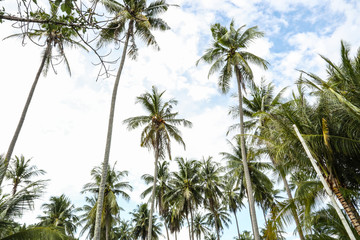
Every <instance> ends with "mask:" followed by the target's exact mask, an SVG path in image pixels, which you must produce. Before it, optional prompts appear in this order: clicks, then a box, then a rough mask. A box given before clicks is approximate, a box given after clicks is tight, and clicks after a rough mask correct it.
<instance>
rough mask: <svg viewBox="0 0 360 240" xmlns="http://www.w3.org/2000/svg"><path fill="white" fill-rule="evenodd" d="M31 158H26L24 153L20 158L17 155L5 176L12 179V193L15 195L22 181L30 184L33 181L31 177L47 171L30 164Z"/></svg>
mask: <svg viewBox="0 0 360 240" xmlns="http://www.w3.org/2000/svg"><path fill="white" fill-rule="evenodd" d="M30 160H31V159H28V160H25V157H24V156H23V155H21V157H20V158H19V157H17V156H15V159H13V161H12V163H11V164H10V167H9V169H8V171H7V173H6V175H5V177H6V179H9V180H11V181H12V195H15V193H16V192H17V190H18V187H19V186H21V184H22V183H25V184H30V183H32V181H31V180H30V179H31V178H33V177H36V176H39V175H44V174H45V173H46V172H45V171H44V170H41V169H37V167H36V166H35V165H30ZM40 182H41V181H40Z"/></svg>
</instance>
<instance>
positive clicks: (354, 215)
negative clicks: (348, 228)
mask: <svg viewBox="0 0 360 240" xmlns="http://www.w3.org/2000/svg"><path fill="white" fill-rule="evenodd" d="M330 186H331V190H332V191H333V192H334V194H335V196H336V197H337V199H338V200H339V202H340V204H341V205H342V206H343V208H344V210H345V212H346V214H347V216H348V217H349V219H350V221H351V223H352V225H353V226H354V228H355V230H356V232H357V233H358V235H360V221H359V218H360V217H359V214H358V212H357V211H356V209H355V207H354V205H353V203H352V202H351V201H350V200H349V199H347V198H345V197H344V195H343V194H342V193H341V191H340V187H339V184H338V181H337V179H335V178H333V179H331V183H330Z"/></svg>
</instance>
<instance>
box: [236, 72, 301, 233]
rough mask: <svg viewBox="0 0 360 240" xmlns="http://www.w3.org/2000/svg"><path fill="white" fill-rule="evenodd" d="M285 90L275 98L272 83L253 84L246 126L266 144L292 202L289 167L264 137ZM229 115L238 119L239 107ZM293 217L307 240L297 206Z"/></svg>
mask: <svg viewBox="0 0 360 240" xmlns="http://www.w3.org/2000/svg"><path fill="white" fill-rule="evenodd" d="M285 90H286V88H283V89H282V90H281V91H280V92H279V93H277V94H276V96H274V85H273V84H272V83H268V84H265V80H264V79H262V80H261V83H260V85H259V86H258V85H257V84H251V85H250V98H247V97H244V104H245V107H244V116H246V117H248V118H249V120H248V121H247V122H245V126H246V127H247V128H248V129H254V136H256V137H254V140H255V144H257V145H262V144H265V146H266V147H265V151H266V152H267V154H268V155H269V157H270V160H271V162H272V164H273V166H274V169H275V170H276V171H277V172H278V173H279V175H280V177H281V179H282V181H283V183H284V187H285V190H286V193H287V195H288V198H289V199H290V202H291V201H292V199H293V196H292V193H291V190H290V188H289V184H288V182H287V179H286V172H290V171H291V170H290V169H289V168H288V167H285V166H284V165H281V161H275V159H274V156H273V153H272V152H270V148H271V141H267V140H266V139H267V137H266V136H264V130H267V131H268V132H269V131H271V130H269V128H270V125H269V124H268V123H269V121H270V120H271V116H269V115H271V114H272V113H273V112H274V109H276V108H278V107H279V106H280V104H281V98H282V94H283V92H284V91H285ZM229 114H231V115H232V116H233V117H234V118H238V117H239V107H238V106H233V107H231V109H230V111H229ZM238 127H239V125H238V124H236V125H233V126H231V127H230V128H229V131H232V130H235V129H237V128H238ZM264 139H265V140H264ZM286 170H287V171H286ZM292 215H293V218H294V220H295V223H296V228H297V230H298V233H299V237H300V239H301V240H305V237H304V234H303V231H302V228H301V224H300V221H299V217H298V214H297V212H296V206H295V205H293V209H292Z"/></svg>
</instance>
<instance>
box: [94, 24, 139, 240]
mask: <svg viewBox="0 0 360 240" xmlns="http://www.w3.org/2000/svg"><path fill="white" fill-rule="evenodd" d="M132 26H133V22H132V21H130V23H129V29H128V31H127V33H126V39H125V44H124V49H123V52H122V56H121V61H120V66H119V69H118V72H117V75H116V78H115V83H114V89H113V92H112V96H111V106H110V115H109V123H108V131H107V137H106V146H105V156H104V161H103V164H102V172H101V182H100V188H99V195H98V200H97V201H98V204H97V205H98V206H97V209H96V218H95V230H94V239H95V240H100V232H101V213H102V207H103V204H104V191H105V183H106V177H107V172H108V164H109V156H110V147H111V137H112V128H113V122H114V113H115V103H116V95H117V90H118V86H119V82H120V76H121V72H122V69H123V67H124V63H125V58H126V52H127V47H128V44H129V38H130V34H131V31H132Z"/></svg>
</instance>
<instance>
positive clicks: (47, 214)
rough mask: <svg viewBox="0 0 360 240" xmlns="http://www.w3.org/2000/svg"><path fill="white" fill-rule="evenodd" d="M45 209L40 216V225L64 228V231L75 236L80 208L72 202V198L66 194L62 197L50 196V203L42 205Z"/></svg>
mask: <svg viewBox="0 0 360 240" xmlns="http://www.w3.org/2000/svg"><path fill="white" fill-rule="evenodd" d="M41 207H42V208H43V209H44V211H43V213H44V215H43V216H39V217H38V218H39V219H40V223H39V224H38V225H40V226H54V227H60V228H62V229H63V232H64V233H66V234H68V235H70V236H72V237H74V233H75V232H76V228H77V225H78V221H79V218H78V217H77V215H76V212H77V211H78V209H76V208H75V206H74V204H71V202H70V199H69V198H67V197H66V196H65V195H64V194H62V195H61V196H60V197H55V196H52V197H50V203H44V204H43V205H42V206H41Z"/></svg>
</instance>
